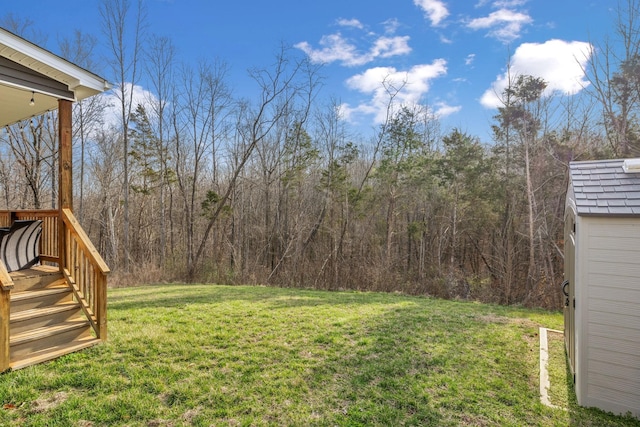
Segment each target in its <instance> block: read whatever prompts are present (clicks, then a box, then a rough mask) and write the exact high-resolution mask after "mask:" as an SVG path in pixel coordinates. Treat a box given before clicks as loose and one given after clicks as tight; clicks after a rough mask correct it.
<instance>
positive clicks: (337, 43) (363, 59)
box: [294, 33, 411, 67]
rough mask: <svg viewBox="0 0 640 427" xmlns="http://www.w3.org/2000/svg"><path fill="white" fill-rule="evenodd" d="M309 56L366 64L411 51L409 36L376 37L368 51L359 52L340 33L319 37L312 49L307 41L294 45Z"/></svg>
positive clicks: (330, 60)
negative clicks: (316, 45) (315, 46)
mask: <svg viewBox="0 0 640 427" xmlns="http://www.w3.org/2000/svg"><path fill="white" fill-rule="evenodd" d="M294 46H295V47H296V48H298V49H300V50H302V51H303V52H304V53H306V54H307V55H308V56H309V59H311V61H312V62H315V63H324V64H327V63H331V62H335V61H339V62H341V63H342V64H343V65H346V66H350V67H351V66H358V65H364V64H367V63H369V62H371V61H373V60H374V59H376V58H378V57H381V58H389V57H392V56H399V55H406V54H408V53H410V52H411V47H410V46H409V36H394V37H385V36H382V37H378V38H377V39H376V40H375V41H374V42H373V45H372V46H371V47H370V48H369V51H368V52H360V51H359V50H358V48H357V46H356V45H354V44H353V43H350V42H349V41H348V40H347V39H345V38H344V37H343V36H342V34H340V33H336V34H330V35H328V36H323V37H322V38H321V39H320V46H321V48H320V49H314V48H313V47H312V46H311V45H310V44H309V43H307V42H300V43H297V44H296V45H294Z"/></svg>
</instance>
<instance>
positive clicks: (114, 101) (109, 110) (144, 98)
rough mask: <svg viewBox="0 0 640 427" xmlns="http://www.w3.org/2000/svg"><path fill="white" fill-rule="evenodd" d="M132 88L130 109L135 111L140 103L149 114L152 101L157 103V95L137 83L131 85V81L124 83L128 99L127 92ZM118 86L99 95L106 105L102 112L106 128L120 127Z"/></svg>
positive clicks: (126, 94) (120, 109) (120, 110)
mask: <svg viewBox="0 0 640 427" xmlns="http://www.w3.org/2000/svg"><path fill="white" fill-rule="evenodd" d="M132 88H133V98H132V108H131V111H135V109H136V107H137V106H138V105H139V104H140V105H143V106H144V107H145V108H146V109H147V114H151V108H150V107H151V105H152V104H153V103H157V102H158V99H157V97H156V96H155V95H154V94H153V93H151V92H149V91H148V90H146V89H144V88H143V87H142V86H139V85H131V83H128V82H127V83H125V85H124V89H125V96H126V99H129V98H128V97H129V93H130V91H131V90H132ZM119 91H120V88H119V87H114V88H113V89H112V90H110V91H109V92H107V93H104V94H102V95H100V96H102V97H104V99H105V104H106V107H105V109H104V111H103V112H102V115H103V118H104V125H105V127H106V128H107V129H111V128H114V129H120V128H121V127H122V106H121V105H122V104H121V102H120V98H119V97H118V96H119V95H117V94H116V92H118V93H119Z"/></svg>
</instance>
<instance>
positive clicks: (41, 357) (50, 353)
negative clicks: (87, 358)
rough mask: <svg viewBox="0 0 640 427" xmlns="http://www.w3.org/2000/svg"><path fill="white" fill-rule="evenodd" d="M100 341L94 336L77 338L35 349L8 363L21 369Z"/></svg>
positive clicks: (12, 367) (11, 367) (14, 368)
mask: <svg viewBox="0 0 640 427" xmlns="http://www.w3.org/2000/svg"><path fill="white" fill-rule="evenodd" d="M100 342H101V341H100V340H99V339H97V338H94V337H90V336H88V337H84V338H80V339H77V340H75V341H73V342H70V343H67V344H62V345H58V346H55V347H50V348H46V349H44V350H40V351H37V352H35V353H31V354H29V355H28V356H27V357H24V358H22V359H20V360H16V361H14V362H11V363H10V364H9V367H10V369H13V370H16V369H22V368H26V367H27V366H31V365H37V364H38V363H43V362H47V361H49V360H53V359H57V358H58V357H61V356H64V355H66V354H69V353H73V352H76V351H80V350H84V349H85V348H88V347H92V346H94V345H96V344H99V343H100Z"/></svg>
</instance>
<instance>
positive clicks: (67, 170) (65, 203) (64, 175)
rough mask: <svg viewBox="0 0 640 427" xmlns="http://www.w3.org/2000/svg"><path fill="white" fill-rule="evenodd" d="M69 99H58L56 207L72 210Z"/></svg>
mask: <svg viewBox="0 0 640 427" xmlns="http://www.w3.org/2000/svg"><path fill="white" fill-rule="evenodd" d="M71 105H72V103H71V101H67V100H66V99H60V100H58V121H59V124H58V126H59V132H60V152H59V159H60V161H59V165H58V166H59V168H60V181H59V185H60V191H59V194H58V196H59V201H60V206H58V209H71V210H73V175H72V171H71V159H72V153H71Z"/></svg>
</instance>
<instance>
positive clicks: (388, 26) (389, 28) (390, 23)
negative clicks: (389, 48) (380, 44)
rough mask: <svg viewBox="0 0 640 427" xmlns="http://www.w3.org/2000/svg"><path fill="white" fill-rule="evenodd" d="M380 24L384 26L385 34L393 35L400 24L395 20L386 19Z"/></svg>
mask: <svg viewBox="0 0 640 427" xmlns="http://www.w3.org/2000/svg"><path fill="white" fill-rule="evenodd" d="M382 24H383V25H384V32H385V33H387V34H395V32H396V31H397V30H398V28H399V27H400V22H399V21H398V20H397V19H396V18H391V19H387V20H386V21H384V22H383V23H382Z"/></svg>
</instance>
